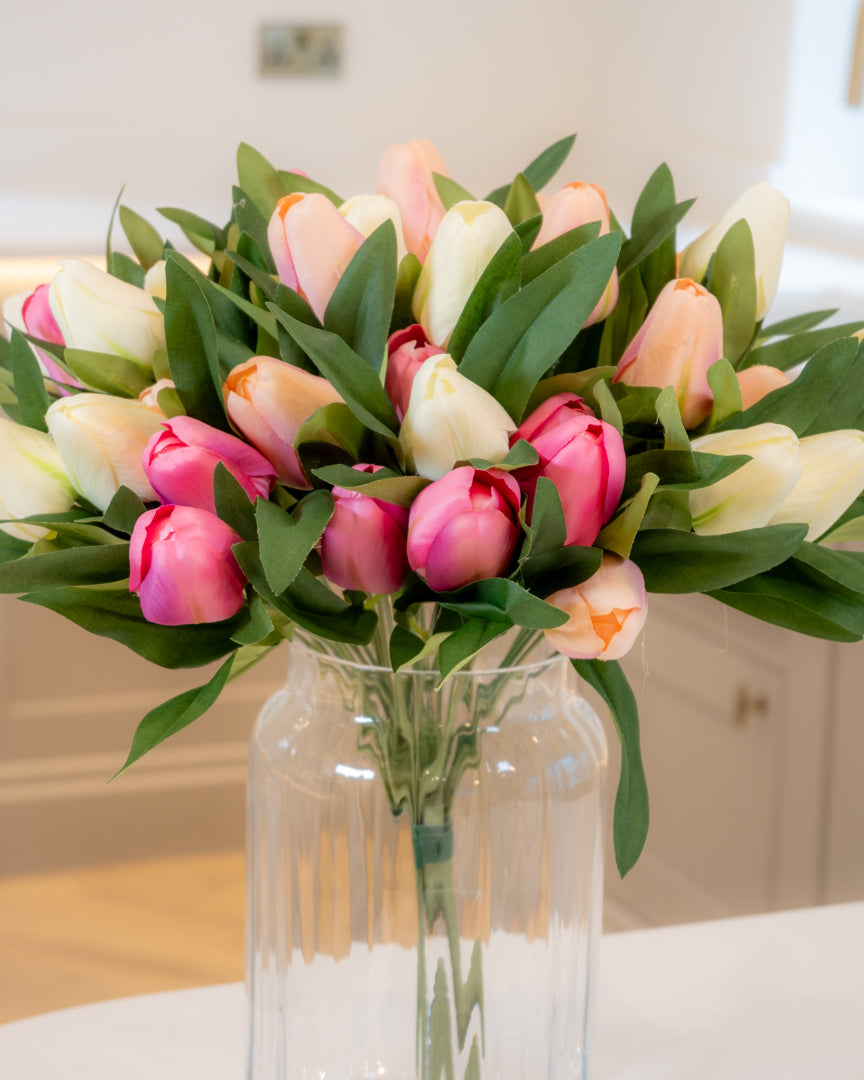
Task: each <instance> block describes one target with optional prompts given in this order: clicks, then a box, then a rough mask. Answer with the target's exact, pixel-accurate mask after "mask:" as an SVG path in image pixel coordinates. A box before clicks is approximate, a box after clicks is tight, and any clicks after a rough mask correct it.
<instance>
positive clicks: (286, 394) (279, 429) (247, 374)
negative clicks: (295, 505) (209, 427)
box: [222, 356, 342, 489]
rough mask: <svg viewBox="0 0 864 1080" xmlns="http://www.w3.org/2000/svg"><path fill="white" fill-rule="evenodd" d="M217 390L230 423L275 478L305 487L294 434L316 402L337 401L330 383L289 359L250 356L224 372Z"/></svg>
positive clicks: (305, 482)
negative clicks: (251, 446)
mask: <svg viewBox="0 0 864 1080" xmlns="http://www.w3.org/2000/svg"><path fill="white" fill-rule="evenodd" d="M222 392H223V395H224V397H225V408H226V410H227V412H228V417H229V419H230V421H231V423H232V424H233V425H234V427H236V428H237V430H238V431H239V432H240V433H241V434H242V435H244V436H245V437H246V438H247V439H248V440H249V442H250V443H252V445H253V446H254V447H255V448H256V449H257V450H260V451H261V453H262V454H263V455H264V457H265V458H267V460H268V461H269V462H270V464H271V465H272V466H273V467H274V468H275V469H276V473H277V475H278V477H279V479H280V480H283V481H284V482H285V483H286V484H288V486H289V487H293V488H305V489H308V488H311V487H312V485H311V484H310V483H309V481H308V479H307V477H306V474H305V473H304V472H303V468H302V466H301V465H300V459H299V458H298V457H297V451H296V450H295V449H294V445H293V444H294V439H295V437H296V435H297V432H298V431H299V430H300V428H301V427H302V426H303V424H304V423H305V422H306V421H307V420H308V419H309V417H310V416H312V414H313V413H315V412H317V411H318V409H320V408H321V406H322V405H330V404H332V403H333V402H336V401H341V400H342V398H341V397H340V396H339V394H338V393H337V392H336V390H335V389H334V388H333V386H332V385H331V384H330V383H329V382H328V381H327V380H326V379H322V378H321V377H320V376H319V375H311V374H310V373H309V372H308V371H303V370H302V369H301V368H298V367H294V366H293V364H286V363H284V362H283V361H282V360H274V359H273V357H271V356H253V357H252V359H251V360H247V361H246V362H245V363H243V364H239V365H238V366H237V367H235V368H234V369H233V370H232V371H231V372H230V374H229V375H228V378H227V380H226V381H225V385H224V387H223V389H222Z"/></svg>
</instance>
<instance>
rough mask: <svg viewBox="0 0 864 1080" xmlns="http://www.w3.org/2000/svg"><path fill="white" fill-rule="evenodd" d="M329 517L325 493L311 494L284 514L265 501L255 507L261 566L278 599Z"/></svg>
mask: <svg viewBox="0 0 864 1080" xmlns="http://www.w3.org/2000/svg"><path fill="white" fill-rule="evenodd" d="M332 516H333V497H332V495H331V494H330V492H329V491H313V492H311V493H310V494H309V495H306V496H305V497H304V498H303V499H302V500H301V501H300V502H299V503H298V504H297V506H296V507H295V509H294V511H293V513H290V514H289V513H287V512H286V511H285V510H282V509H281V508H280V507H278V506H276V505H275V504H274V503H271V502H267V500H266V499H259V500H258V502H257V503H256V505H255V519H256V521H257V523H258V539H259V542H260V557H261V567H262V569H263V570H264V574H265V576H266V578H267V584H268V585H269V586H270V588H271V589H272V590H273V592H274V593H275V594H276V595H277V596H278V595H279V594H280V593H283V592H284V591H285V590H286V589H287V588H288V586H289V585H290V584H291V583H292V582H293V581H294V580H295V579H296V577H297V575H298V574H299V573H300V571H301V570H302V569H303V565H304V563H305V562H306V560H307V558H308V557H309V553H310V552H311V551H312V549H313V548H314V547H315V545H316V544H317V543H318V541H319V540H320V539H321V534H322V533H323V532H324V528H325V526H326V525H327V522H328V521H329V520H330V518H331V517H332Z"/></svg>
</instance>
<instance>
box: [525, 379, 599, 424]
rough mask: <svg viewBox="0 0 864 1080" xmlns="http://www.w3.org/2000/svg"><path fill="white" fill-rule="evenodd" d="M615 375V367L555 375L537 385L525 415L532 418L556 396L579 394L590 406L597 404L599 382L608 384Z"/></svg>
mask: <svg viewBox="0 0 864 1080" xmlns="http://www.w3.org/2000/svg"><path fill="white" fill-rule="evenodd" d="M614 374H615V368H614V367H597V368H588V369H587V370H585V371H573V372H567V373H565V374H564V375H553V376H551V378H548V379H543V380H542V381H541V382H539V383H537V385H536V386H535V387H534V390H533V391H532V393H531V397H530V398H529V399H528V406H527V408H526V409H525V415H526V416H530V415H531V413H532V412H534V410H535V409H537V408H539V407H540V406H541V405H542V404H543V402H544V401H547V400H548V399H549V398H550V397H554V395H555V394H563V393H570V394H578V395H579V396H580V397H584V398H585V399H586V400H587V401H588V403H589V404H591V403H592V402H594V403H596V399H595V397H594V390H593V388H594V386H595V384H596V383H598V382H608V381H609V380H610V379H611V378H612V377H613V376H614Z"/></svg>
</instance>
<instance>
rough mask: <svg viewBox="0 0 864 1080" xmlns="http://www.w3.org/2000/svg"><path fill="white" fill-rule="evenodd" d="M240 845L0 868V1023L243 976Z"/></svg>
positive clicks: (229, 980) (242, 898) (231, 979)
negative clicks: (115, 860)
mask: <svg viewBox="0 0 864 1080" xmlns="http://www.w3.org/2000/svg"><path fill="white" fill-rule="evenodd" d="M243 910H244V860H243V853H242V851H236V852H234V851H232V852H225V853H218V854H208V855H192V856H183V857H176V858H163V859H152V860H142V861H139V862H134V863H119V864H112V865H110V866H100V867H94V868H86V869H80V868H78V869H75V870H69V871H61V872H58V873H51V874H33V875H22V876H20V877H6V878H3V877H0V1023H5V1022H6V1021H9V1020H17V1019H20V1018H22V1017H25V1016H32V1015H34V1014H35V1013H41V1012H48V1011H50V1010H53V1009H62V1008H66V1007H67V1006H70V1005H81V1004H84V1003H86V1002H91V1001H102V1000H104V999H106V998H114V997H125V996H127V995H130V994H146V993H152V992H156V991H160V990H177V989H182V988H184V987H189V986H201V985H204V984H206V983H219V982H235V981H237V980H240V979H242V978H243Z"/></svg>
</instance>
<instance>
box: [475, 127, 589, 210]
mask: <svg viewBox="0 0 864 1080" xmlns="http://www.w3.org/2000/svg"><path fill="white" fill-rule="evenodd" d="M575 142H576V136H575V135H567V136H566V137H565V138H563V139H559V140H558V141H557V142H554V143H553V144H552V145H551V146H548V147H547V148H546V149H545V150H544V151H543V152H542V153H541V154H538V155H537V157H536V158H534V160H533V161H532V162H531V164H530V165H528V166H527V167H526V168H525V169H523V170H522V171H523V172H524V173H525V176H526V177H527V178H528V180H529V182H530V184H531V186H532V187H533V188H534V190H535V191H540V190H541V189H542V188H544V187H545V186H546V185H547V184H548V183H549V181H550V180H551V179H552V178H553V177H554V176H555V173H557V172H558V170H559V169H560V168H561V166H562V165H563V164H564V162H565V161H566V160H567V158H568V157H569V156H570V151H571V150H572V149H573V144H574V143H575ZM509 190H510V187H509V184H508V185H507V186H506V187H501V188H497V189H496V190H495V191H493V192H491V193H490V194H489V195H487V196H486V198H487V200H488V201H489V202H494V203H497V204H498V205H499V206H501V207H503V206H504V201H505V200H506V198H507V192H508V191H509Z"/></svg>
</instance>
